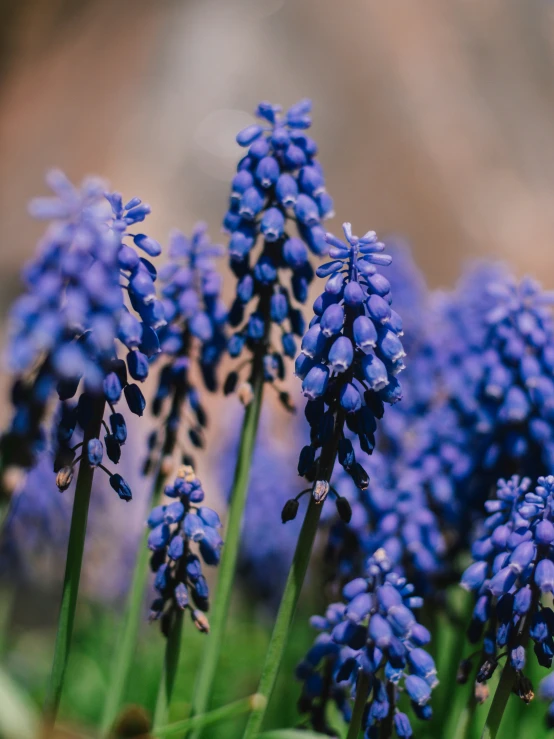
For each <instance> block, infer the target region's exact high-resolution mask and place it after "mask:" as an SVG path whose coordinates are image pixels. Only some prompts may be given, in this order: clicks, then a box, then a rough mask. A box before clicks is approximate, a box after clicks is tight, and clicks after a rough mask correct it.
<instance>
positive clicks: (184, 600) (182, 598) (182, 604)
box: [170, 542, 189, 611]
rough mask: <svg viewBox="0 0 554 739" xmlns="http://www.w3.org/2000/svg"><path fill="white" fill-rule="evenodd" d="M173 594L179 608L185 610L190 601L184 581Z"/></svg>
mask: <svg viewBox="0 0 554 739" xmlns="http://www.w3.org/2000/svg"><path fill="white" fill-rule="evenodd" d="M172 543H173V542H172ZM170 549H171V547H170ZM173 595H174V597H175V602H176V603H177V605H178V606H179V608H180V609H181V610H183V611H184V610H185V608H186V607H187V605H188V602H189V594H188V590H187V586H186V585H185V584H184V583H182V582H180V583H179V584H178V585H177V587H176V588H175V591H174V593H173Z"/></svg>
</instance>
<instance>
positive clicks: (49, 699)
mask: <svg viewBox="0 0 554 739" xmlns="http://www.w3.org/2000/svg"><path fill="white" fill-rule="evenodd" d="M104 406H105V401H104V399H103V398H101V399H100V398H98V399H96V400H95V402H94V404H93V409H92V417H91V420H90V422H89V423H88V427H87V430H86V432H85V435H84V438H83V446H84V447H85V448H86V445H87V443H88V441H89V439H94V438H97V437H98V436H99V435H100V427H101V424H102V417H103V415H104ZM93 477H94V468H93V467H91V466H90V465H89V464H88V463H87V461H86V459H84V458H83V460H81V463H80V464H79V474H78V477H77V485H76V488H75V499H74V501H73V513H72V515H71V527H70V529H69V542H68V545H67V559H66V563H65V575H64V581H63V590H62V602H61V607H60V615H59V619H58V631H57V635H56V645H55V647H54V660H53V663H52V673H51V675H50V682H49V685H48V688H47V692H46V700H45V702H44V719H45V722H46V723H47V725H53V724H54V722H55V720H56V715H57V713H58V707H59V704H60V698H61V694H62V690H63V684H64V678H65V671H66V667H67V661H68V658H69V650H70V648H71V637H72V635H73V625H74V622H75V608H76V605H77V594H78V592H79V580H80V578H81V566H82V563H83V551H84V547H85V535H86V530H87V520H88V509H89V503H90V494H91V490H92V479H93Z"/></svg>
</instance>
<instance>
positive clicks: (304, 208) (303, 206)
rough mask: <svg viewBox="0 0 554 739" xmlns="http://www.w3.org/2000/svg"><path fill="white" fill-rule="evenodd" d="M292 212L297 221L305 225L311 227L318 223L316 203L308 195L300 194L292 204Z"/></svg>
mask: <svg viewBox="0 0 554 739" xmlns="http://www.w3.org/2000/svg"><path fill="white" fill-rule="evenodd" d="M294 213H295V215H296V217H297V219H298V221H299V222H300V223H302V224H304V225H305V226H309V227H313V226H316V225H317V224H318V223H319V209H318V207H317V203H316V202H315V201H314V200H312V198H310V197H309V196H308V195H304V194H300V195H299V196H298V197H297V199H296V203H295V205H294Z"/></svg>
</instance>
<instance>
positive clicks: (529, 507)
mask: <svg viewBox="0 0 554 739" xmlns="http://www.w3.org/2000/svg"><path fill="white" fill-rule="evenodd" d="M485 507H486V510H487V512H488V513H489V514H490V515H489V516H488V518H487V519H486V520H485V521H484V524H483V526H484V533H483V535H482V536H481V537H480V538H479V539H477V540H476V541H475V542H474V544H473V547H472V555H473V559H474V560H475V561H474V562H473V564H471V565H470V566H469V567H468V568H467V569H466V571H465V572H464V574H463V576H462V581H461V583H462V586H463V587H464V588H465V589H466V590H469V591H472V592H474V593H475V595H476V604H475V608H474V611H473V617H472V620H471V624H470V627H469V631H468V635H469V638H470V640H471V641H472V642H474V643H475V642H479V641H480V640H481V639H483V646H482V661H481V664H480V665H479V669H478V672H477V678H476V679H477V682H478V683H484V682H486V681H487V680H488V679H489V678H490V677H491V675H492V674H493V672H494V671H495V669H496V667H497V666H498V662H499V660H500V658H501V657H502V656H505V657H506V659H507V660H509V663H510V664H511V666H512V668H513V669H514V671H515V675H516V680H515V683H514V686H513V690H514V692H515V693H516V694H517V695H519V696H520V697H521V698H522V699H523V700H525V701H526V702H529V700H531V698H532V697H533V692H532V687H531V684H530V682H529V680H528V678H526V677H525V675H524V674H523V669H524V667H525V659H526V657H525V651H526V649H525V648H526V644H527V641H528V639H529V637H530V638H531V639H532V641H533V642H534V651H535V655H536V657H537V660H538V662H539V664H540V665H542V666H543V667H550V666H551V665H552V658H553V656H554V640H553V637H554V611H553V610H552V608H551V607H550V605H544V604H543V603H542V600H543V598H545V599H547V601H548V603H551V597H552V593H553V592H554V477H552V476H549V477H539V479H538V485H537V486H536V488H535V490H531V481H530V479H529V478H523V479H520V478H519V477H517V476H515V475H514V476H513V477H512V478H510V479H509V480H507V481H506V480H499V482H498V491H497V495H496V498H495V499H493V500H490V501H487V503H486V504H485ZM502 650H503V653H502V654H499V653H498V652H499V651H502ZM469 670H470V662H469V661H467V660H466V661H465V671H466V674H469Z"/></svg>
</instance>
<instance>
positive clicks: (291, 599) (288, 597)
mask: <svg viewBox="0 0 554 739" xmlns="http://www.w3.org/2000/svg"><path fill="white" fill-rule="evenodd" d="M343 424H344V417H343V414H342V412H340V411H339V413H338V414H337V418H336V421H335V429H334V433H333V438H332V439H331V440H330V441H329V443H328V444H327V445H326V446H325V447H324V448H323V449H322V451H321V459H323V460H325V462H324V465H323V468H322V469H320V479H322V480H327V481H329V480H330V479H331V475H332V473H333V468H334V466H335V459H336V456H337V449H338V443H339V439H340V437H341V434H342V429H343ZM322 508H323V506H322V505H321V504H317V503H316V502H315V500H314V499H313V498H311V499H310V504H309V505H308V510H307V511H306V516H305V518H304V522H303V523H302V529H301V530H300V536H299V537H298V543H297V545H296V551H295V552H294V558H293V560H292V565H291V568H290V570H289V574H288V577H287V582H286V585H285V590H284V592H283V597H282V598H281V604H280V606H279V612H278V614H277V620H276V622H275V626H274V628H273V633H272V635H271V641H270V642H269V647H268V650H267V653H266V657H265V664H264V667H263V671H262V676H261V678H260V683H259V686H258V690H257V692H258V693H259V694H260V695H263V696H264V698H266V704H265V705H264V706H261V707H260V708H258V709H257V710H254V711H252V713H251V714H250V718H249V720H248V724H247V725H246V730H245V733H244V739H254V738H255V737H257V736H258V733H259V731H260V729H261V726H262V723H263V720H264V716H265V712H266V708H267V704H268V703H269V699H270V698H271V694H272V693H273V689H274V688H275V683H276V681H277V674H278V672H279V667H280V665H281V661H282V659H283V654H284V651H285V646H286V644H287V640H288V635H289V631H290V628H291V626H292V621H293V618H294V612H295V610H296V606H297V604H298V599H299V597H300V592H301V590H302V585H303V584H304V578H305V577H306V572H307V570H308V565H309V563H310V557H311V553H312V548H313V545H314V540H315V535H316V533H317V527H318V524H319V519H320V516H321V511H322Z"/></svg>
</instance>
